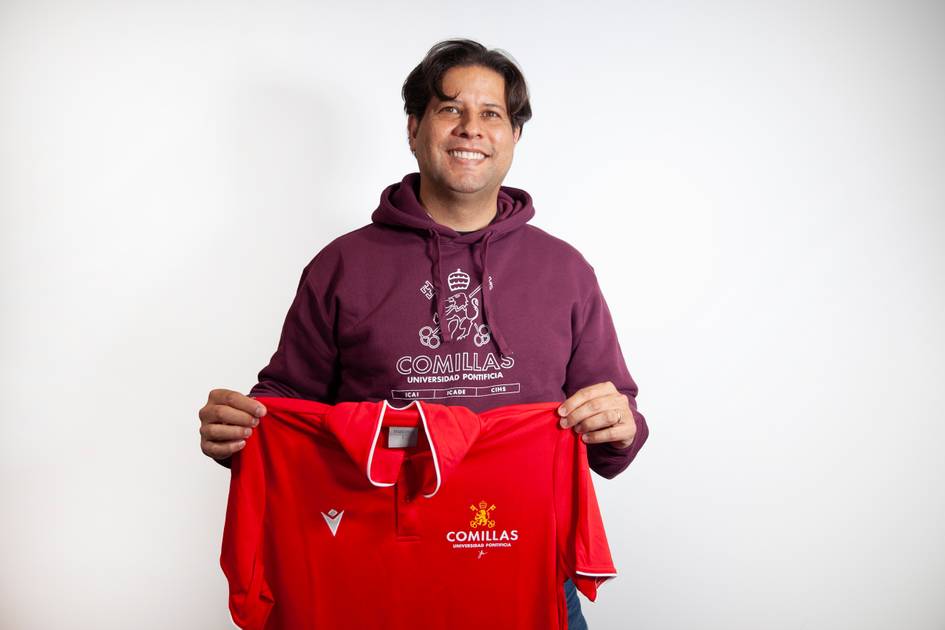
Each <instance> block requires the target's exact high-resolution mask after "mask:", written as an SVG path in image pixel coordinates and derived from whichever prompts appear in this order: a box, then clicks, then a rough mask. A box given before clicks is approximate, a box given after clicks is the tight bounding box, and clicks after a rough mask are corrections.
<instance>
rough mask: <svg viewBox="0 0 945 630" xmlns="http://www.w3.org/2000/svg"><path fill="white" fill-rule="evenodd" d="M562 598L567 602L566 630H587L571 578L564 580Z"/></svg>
mask: <svg viewBox="0 0 945 630" xmlns="http://www.w3.org/2000/svg"><path fill="white" fill-rule="evenodd" d="M564 599H565V601H566V602H567V603H568V630H587V621H585V620H584V614H583V613H582V612H581V600H579V599H578V594H577V589H576V588H575V587H574V582H572V581H571V580H565V582H564Z"/></svg>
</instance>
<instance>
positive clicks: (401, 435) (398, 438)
mask: <svg viewBox="0 0 945 630" xmlns="http://www.w3.org/2000/svg"><path fill="white" fill-rule="evenodd" d="M418 433H420V428H419V427H388V432H387V448H407V447H408V446H416V445H417V434H418Z"/></svg>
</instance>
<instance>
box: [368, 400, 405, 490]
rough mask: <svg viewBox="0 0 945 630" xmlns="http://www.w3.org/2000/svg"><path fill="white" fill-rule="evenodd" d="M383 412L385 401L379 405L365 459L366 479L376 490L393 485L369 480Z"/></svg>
mask: <svg viewBox="0 0 945 630" xmlns="http://www.w3.org/2000/svg"><path fill="white" fill-rule="evenodd" d="M409 406H410V405H407V407H409ZM407 407H404V409H406V408H407ZM394 409H397V407H394ZM397 410H398V411H400V409H397ZM385 411H387V401H386V400H385V401H384V404H383V405H381V413H380V414H378V416H377V428H376V429H374V439H373V440H371V452H369V453H368V458H367V478H368V481H370V482H371V483H372V484H374V485H375V486H377V487H378V488H389V487H391V486H392V485H394V484H393V483H383V482H381V481H374V479H372V478H371V464H372V463H373V462H374V448H375V447H376V446H377V438H378V437H379V436H380V435H381V425H382V424H384V412H385Z"/></svg>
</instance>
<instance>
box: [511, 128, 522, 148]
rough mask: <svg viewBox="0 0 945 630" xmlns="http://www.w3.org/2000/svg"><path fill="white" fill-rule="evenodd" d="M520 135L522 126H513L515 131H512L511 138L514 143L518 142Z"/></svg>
mask: <svg viewBox="0 0 945 630" xmlns="http://www.w3.org/2000/svg"><path fill="white" fill-rule="evenodd" d="M521 135H522V127H521V126H518V127H516V128H515V131H513V132H512V140H513V141H514V142H515V144H518V139H519V137H520V136H521Z"/></svg>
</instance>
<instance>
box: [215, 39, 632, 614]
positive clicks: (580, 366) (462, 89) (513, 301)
mask: <svg viewBox="0 0 945 630" xmlns="http://www.w3.org/2000/svg"><path fill="white" fill-rule="evenodd" d="M403 97H404V110H405V111H406V113H407V130H408V140H409V144H410V149H411V151H412V152H413V153H414V155H415V156H416V158H417V165H418V167H419V171H420V172H419V175H418V174H416V173H414V174H410V175H407V176H406V177H404V178H403V180H402V181H401V182H399V183H397V184H393V185H392V186H389V187H388V188H387V189H386V190H384V191H383V193H382V194H381V202H380V205H379V206H378V208H377V210H375V212H374V214H373V215H372V220H373V222H372V224H371V225H368V226H365V227H363V228H361V229H359V230H355V231H353V232H350V233H348V234H345V235H343V236H341V237H339V238H338V239H336V240H334V241H333V242H332V243H330V244H329V245H328V246H326V247H325V248H324V249H323V250H322V251H321V252H319V253H318V255H316V256H315V258H314V259H313V260H312V261H311V263H309V265H308V266H307V267H306V268H305V270H304V271H303V273H302V278H301V281H300V283H299V288H298V292H297V295H296V297H295V300H294V301H293V303H292V306H291V307H290V309H289V313H288V315H287V316H286V321H285V324H284V326H283V330H282V336H281V338H280V341H279V347H278V349H277V350H276V353H275V354H274V355H273V357H272V360H271V361H270V363H269V365H268V366H266V367H265V368H264V369H263V370H262V371H261V372H260V374H259V382H258V383H257V384H256V386H254V387H253V388H252V390H251V391H250V396H256V395H268V396H287V397H295V398H307V399H311V400H318V401H320V402H324V403H329V404H335V403H337V402H341V401H358V400H375V401H376V400H381V399H388V400H391V401H393V402H394V403H395V404H404V403H403V402H402V401H405V400H414V399H420V400H426V401H429V402H436V403H441V404H452V405H463V406H466V407H469V408H471V409H473V410H474V411H477V412H481V411H484V410H486V409H489V408H492V407H498V406H502V405H511V404H518V403H528V402H542V401H552V400H560V399H561V398H564V397H566V400H565V401H564V402H563V403H562V405H561V407H560V408H559V415H560V416H561V421H560V423H561V426H562V427H564V428H571V429H573V430H574V431H576V432H578V433H579V434H581V435H582V439H583V440H584V441H585V442H586V443H587V444H588V459H589V462H590V466H591V468H592V469H594V470H595V471H596V472H597V473H599V474H601V475H603V476H605V477H608V478H610V477H613V476H614V475H616V474H618V473H619V472H621V471H622V470H623V469H625V468H626V467H627V465H629V463H630V461H631V460H632V459H633V458H634V456H635V455H636V453H637V452H638V451H639V449H640V447H641V446H642V445H643V442H644V441H645V440H646V437H647V435H648V430H647V426H646V422H645V420H644V418H643V416H642V415H641V414H640V413H639V412H637V410H636V402H635V396H636V393H637V387H636V384H635V383H634V382H633V379H632V378H631V377H630V374H629V372H628V371H627V367H626V364H625V362H624V359H623V356H622V353H621V351H620V346H619V344H618V342H617V338H616V334H615V332H614V327H613V323H612V320H611V317H610V313H609V311H608V308H607V305H606V303H605V302H604V299H603V296H602V295H601V293H600V289H599V288H598V285H597V280H596V278H595V276H594V272H593V269H592V268H591V267H590V265H589V264H588V263H587V262H586V261H585V260H584V258H583V257H582V256H581V255H580V254H579V253H578V252H577V251H576V250H574V249H573V248H572V247H571V246H569V245H568V244H567V243H565V242H564V241H561V240H559V239H556V238H554V237H552V236H550V235H548V234H547V233H545V232H543V231H542V230H540V229H538V228H536V227H534V226H530V225H527V221H528V220H529V219H530V218H531V217H532V216H533V215H534V209H533V208H532V204H531V197H530V196H529V195H528V193H526V192H525V191H523V190H519V189H515V188H509V187H502V186H501V184H502V181H503V179H504V178H505V175H506V173H507V172H508V170H509V167H510V166H511V163H512V155H513V152H514V149H515V145H516V144H517V142H518V141H519V138H520V137H521V133H522V127H523V126H524V124H525V122H527V121H528V120H529V118H530V117H531V107H530V104H529V100H528V90H527V87H526V84H525V80H524V77H523V76H522V74H521V71H520V70H519V69H518V67H517V66H516V65H515V64H514V63H513V62H511V61H510V60H509V59H508V58H507V57H505V56H504V55H503V54H502V53H500V52H498V51H490V50H487V49H486V48H484V47H483V46H481V45H480V44H478V43H475V42H472V41H469V40H450V41H445V42H441V43H439V44H437V45H435V46H434V47H433V48H432V49H431V50H430V51H429V53H428V54H427V56H426V58H425V59H424V60H423V61H422V62H421V63H420V64H419V65H418V66H417V67H416V68H415V69H414V70H413V72H411V73H410V75H409V76H408V77H407V80H406V82H405V83H404V87H403ZM398 400H399V401H401V402H399V403H398V402H397V401H398ZM265 413H266V412H265V409H264V408H263V406H262V405H261V404H260V403H258V402H257V401H255V400H253V399H252V398H249V397H247V396H244V395H242V394H240V393H238V392H234V391H230V390H225V389H215V390H213V391H212V392H210V396H209V399H208V401H207V404H206V405H205V406H204V407H203V408H202V409H201V410H200V414H199V415H200V419H201V429H200V434H201V448H202V449H203V452H204V453H205V454H206V455H208V456H210V457H212V458H214V459H216V460H218V461H220V462H221V463H223V464H224V465H227V460H228V458H229V457H230V456H231V455H232V454H233V453H234V452H236V451H238V450H239V449H241V448H242V447H243V446H244V445H245V440H246V439H248V438H249V437H250V436H251V435H252V427H255V426H256V425H257V424H258V422H259V418H261V417H262V416H264V415H265ZM566 594H567V596H568V597H567V599H568V604H569V627H570V628H581V627H585V626H584V620H583V617H582V616H581V613H580V605H579V603H578V600H577V597H576V594H575V592H574V587H573V585H571V584H570V582H569V583H568V584H567V585H566Z"/></svg>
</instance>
